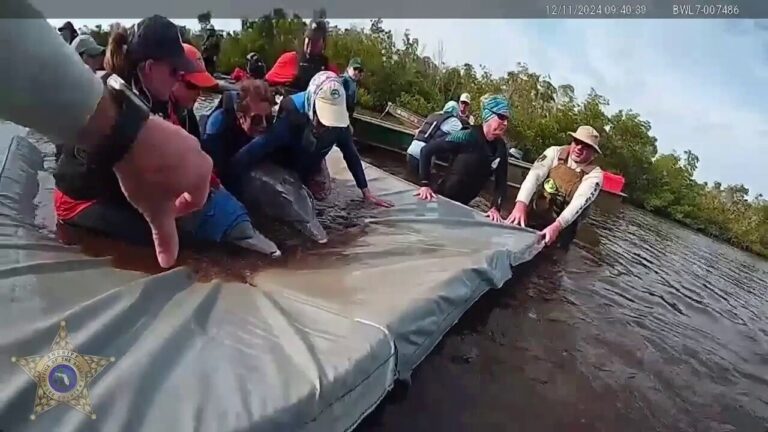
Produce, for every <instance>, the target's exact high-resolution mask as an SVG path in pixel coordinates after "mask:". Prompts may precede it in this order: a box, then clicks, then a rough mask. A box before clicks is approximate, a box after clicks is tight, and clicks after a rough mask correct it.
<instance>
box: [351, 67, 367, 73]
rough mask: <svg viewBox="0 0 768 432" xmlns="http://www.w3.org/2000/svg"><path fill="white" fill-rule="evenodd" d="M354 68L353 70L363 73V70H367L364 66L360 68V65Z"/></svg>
mask: <svg viewBox="0 0 768 432" xmlns="http://www.w3.org/2000/svg"><path fill="white" fill-rule="evenodd" d="M352 70H353V71H355V72H357V73H363V72H365V70H364V69H363V68H359V67H356V68H352Z"/></svg>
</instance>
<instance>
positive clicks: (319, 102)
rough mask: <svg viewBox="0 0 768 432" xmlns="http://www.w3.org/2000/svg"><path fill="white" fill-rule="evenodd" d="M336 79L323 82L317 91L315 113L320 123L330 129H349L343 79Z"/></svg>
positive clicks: (315, 92)
mask: <svg viewBox="0 0 768 432" xmlns="http://www.w3.org/2000/svg"><path fill="white" fill-rule="evenodd" d="M334 78H335V79H325V80H323V81H322V82H321V83H320V85H319V86H318V87H317V89H315V91H314V94H315V101H314V102H315V103H314V105H315V112H316V113H317V118H318V119H319V120H320V122H321V123H322V124H324V125H326V126H328V127H347V126H349V113H348V112H347V96H346V93H345V92H344V86H343V85H342V83H341V79H340V78H338V76H336V77H334Z"/></svg>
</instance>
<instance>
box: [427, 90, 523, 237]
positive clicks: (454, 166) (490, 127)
mask: <svg viewBox="0 0 768 432" xmlns="http://www.w3.org/2000/svg"><path fill="white" fill-rule="evenodd" d="M482 110H483V124H482V125H481V126H472V127H470V128H469V129H462V130H460V131H458V132H454V133H452V134H451V135H448V136H447V137H445V138H443V139H440V140H435V141H432V142H429V143H427V144H426V145H425V146H423V147H422V148H421V154H420V155H419V165H420V166H419V176H420V179H421V182H420V183H421V188H419V190H418V191H417V192H416V193H415V194H414V195H416V196H418V197H419V199H422V200H428V201H431V200H434V199H436V198H437V195H436V194H435V191H433V190H432V186H431V184H432V183H431V175H432V172H431V169H430V164H431V161H432V158H433V157H434V156H436V155H439V154H447V155H451V156H452V157H453V162H452V163H451V165H450V166H449V167H448V172H447V173H446V175H445V176H444V177H443V179H442V181H440V183H439V184H438V185H437V188H436V191H437V193H439V194H440V195H442V196H444V197H446V198H449V199H452V200H454V201H457V202H460V203H462V204H465V205H466V204H469V203H470V202H471V201H472V200H473V199H475V198H477V196H478V195H479V194H480V191H481V190H482V189H483V186H485V184H486V182H487V181H488V179H489V178H490V177H491V176H494V177H495V186H496V187H495V194H494V198H493V200H492V201H491V209H490V210H489V211H488V212H487V213H486V216H487V217H488V218H490V219H491V220H492V221H494V222H501V221H502V218H501V213H500V211H501V207H502V204H503V200H504V198H505V197H506V194H507V145H506V143H505V142H504V139H503V136H504V132H505V131H506V130H507V121H508V120H509V103H508V102H507V100H506V98H504V97H503V96H500V95H489V96H487V97H485V98H483V101H482Z"/></svg>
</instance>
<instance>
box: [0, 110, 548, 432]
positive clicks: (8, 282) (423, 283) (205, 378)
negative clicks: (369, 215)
mask: <svg viewBox="0 0 768 432" xmlns="http://www.w3.org/2000/svg"><path fill="white" fill-rule="evenodd" d="M4 131H5V132H7V127H6V126H3V125H0V158H2V160H1V161H0V162H1V163H0V167H2V175H1V176H0V280H2V282H1V283H0V379H2V385H1V386H0V429H2V430H4V431H14V432H16V431H54V430H55V431H75V430H82V431H121V430H122V431H139V430H141V431H193V430H196V431H214V430H215V431H246V430H254V431H272V430H279V431H283V430H285V431H293V430H307V431H343V430H349V429H351V428H353V427H354V426H355V425H356V424H357V423H358V422H359V421H360V420H361V419H362V418H363V417H364V416H365V415H366V414H367V413H369V412H370V411H371V410H372V409H373V408H374V407H375V406H376V404H377V403H378V402H379V401H381V399H382V398H383V397H384V396H385V394H386V393H387V391H388V390H389V389H390V388H391V386H392V384H393V382H394V381H395V380H396V379H398V378H407V377H408V376H409V374H410V373H411V371H412V370H413V368H414V367H416V365H417V364H418V363H419V362H420V361H421V360H422V359H423V358H424V357H425V356H426V355H427V354H428V352H429V351H430V350H431V349H432V348H433V347H434V345H435V344H436V343H437V342H438V341H439V339H440V338H441V337H442V335H443V334H444V333H445V332H446V331H447V330H448V329H449V328H450V327H451V326H452V325H453V324H454V323H455V321H456V320H457V319H458V318H459V317H460V316H461V314H462V313H463V312H464V311H466V309H467V308H468V307H469V306H470V305H471V304H472V303H473V302H474V301H475V300H477V298H478V297H479V296H480V295H482V294H483V293H484V292H485V291H486V290H488V289H490V288H497V287H499V286H500V285H501V284H502V283H503V282H504V281H505V280H507V279H509V278H510V277H511V275H512V273H511V265H514V264H517V263H520V262H523V261H526V260H529V259H531V258H532V257H533V256H534V255H535V254H536V253H538V251H539V249H540V246H537V245H536V235H535V234H534V233H533V232H531V231H527V230H522V229H514V228H509V227H504V226H502V225H498V224H491V223H489V222H486V220H485V219H484V217H483V216H482V215H481V214H480V213H478V212H476V211H474V210H471V209H469V208H468V207H465V206H462V205H459V204H455V203H453V202H449V201H447V200H440V201H439V202H437V203H425V202H420V201H417V200H416V199H415V198H414V197H413V192H414V191H415V187H414V186H413V185H412V184H409V183H407V182H404V181H402V180H400V179H397V178H395V177H393V176H390V175H387V174H385V173H383V172H382V171H380V170H378V169H376V168H374V167H371V166H366V173H367V175H368V178H369V182H370V185H371V188H372V189H373V190H375V191H377V192H378V193H380V194H381V195H383V196H384V197H386V198H388V199H391V200H393V201H395V202H396V204H397V207H396V208H394V209H391V210H381V211H379V212H378V213H377V214H379V215H380V218H379V219H374V220H371V221H370V226H369V227H368V228H367V230H366V234H364V235H362V236H361V237H360V238H358V239H357V240H354V241H352V242H351V244H349V245H348V246H345V247H344V248H343V250H334V248H333V247H331V246H328V247H327V248H322V247H321V248H319V250H318V251H314V252H313V253H312V254H310V255H309V256H307V257H306V259H303V260H301V261H300V262H294V263H288V264H285V265H283V266H277V267H274V268H271V269H268V270H265V271H262V272H260V273H258V274H257V275H256V276H254V277H253V279H252V280H251V281H250V282H251V284H250V285H249V284H242V283H222V282H216V281H215V282H212V283H199V282H196V281H195V280H194V278H193V275H192V274H191V272H190V271H189V270H187V269H184V268H179V269H175V270H172V271H168V272H166V273H163V274H160V275H155V276H148V275H145V274H142V273H137V272H131V271H124V270H116V269H114V268H112V267H111V266H110V261H109V260H108V259H97V258H88V257H86V256H84V255H82V254H80V253H79V252H78V251H77V249H75V248H70V247H65V246H62V245H60V244H58V243H57V241H56V240H55V239H52V238H50V237H49V236H46V235H44V234H40V231H39V229H38V228H37V227H35V226H34V224H33V221H34V210H35V209H34V204H33V203H32V202H28V201H31V200H26V199H23V198H22V197H29V196H30V194H29V190H31V189H34V190H36V188H37V187H38V186H37V174H36V172H35V171H36V170H37V169H38V168H39V167H40V166H41V155H40V152H39V150H38V149H37V148H36V147H34V146H33V145H31V144H30V143H29V142H28V141H26V140H25V139H23V138H16V139H14V140H13V144H9V143H10V140H9V139H8V138H9V137H8V136H2V134H3V133H4ZM329 168H330V170H331V172H332V174H333V175H334V176H335V177H336V178H337V179H338V182H337V187H345V188H354V183H353V181H352V179H351V176H350V175H349V173H348V172H347V170H346V168H345V165H344V162H343V160H342V158H341V156H340V154H339V153H338V152H337V151H334V152H333V153H332V154H331V156H330V157H329ZM31 196H34V193H32V194H31ZM61 321H65V322H66V328H67V330H68V331H69V335H70V340H71V342H72V345H73V347H74V350H75V351H77V352H78V353H81V354H87V355H93V356H104V357H114V358H115V360H116V361H115V362H113V363H111V364H108V365H107V366H106V367H105V368H104V369H103V371H102V372H101V373H100V374H99V375H97V376H96V377H95V378H94V379H93V381H91V383H90V384H88V386H87V388H88V391H89V396H90V400H91V401H92V405H93V410H94V412H95V414H96V418H95V419H91V418H89V417H88V416H86V415H84V414H83V413H81V412H79V411H76V410H75V409H73V408H71V407H70V406H67V405H64V404H62V405H60V406H56V407H54V408H52V409H50V410H48V411H46V412H44V413H42V414H41V415H39V416H38V417H37V418H36V419H35V420H30V418H29V416H30V414H32V410H33V405H34V403H35V399H36V394H35V392H36V388H37V386H36V384H35V382H34V381H33V380H32V379H31V378H30V376H29V375H27V374H26V373H25V372H24V370H23V369H22V368H21V367H20V366H19V364H15V363H12V362H11V360H10V359H11V357H12V356H15V357H25V356H32V355H40V356H43V355H46V354H47V353H48V352H49V351H50V348H51V343H52V341H53V340H54V337H55V336H56V334H57V331H58V329H59V325H60V322H61Z"/></svg>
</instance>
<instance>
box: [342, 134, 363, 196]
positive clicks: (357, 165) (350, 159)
mask: <svg viewBox="0 0 768 432" xmlns="http://www.w3.org/2000/svg"><path fill="white" fill-rule="evenodd" d="M336 145H337V146H338V147H339V150H341V154H343V155H344V162H346V163H347V168H349V172H350V173H352V177H353V178H354V179H355V184H356V185H357V187H358V188H359V189H367V188H368V180H366V178H365V169H364V168H363V161H362V160H361V159H360V154H358V153H357V149H356V148H355V144H354V142H352V134H351V133H350V132H349V129H346V130H344V131H342V132H341V133H340V134H339V139H338V141H337V142H336Z"/></svg>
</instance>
